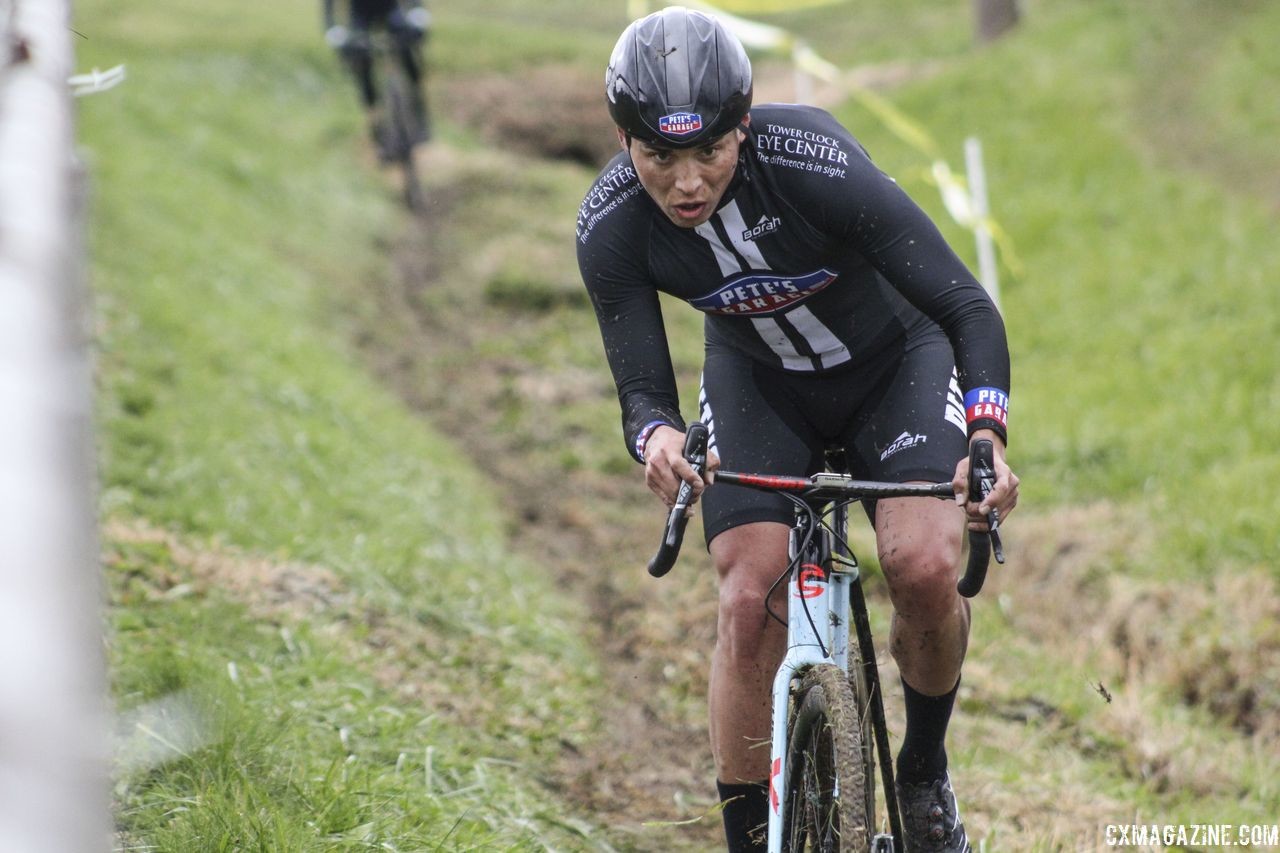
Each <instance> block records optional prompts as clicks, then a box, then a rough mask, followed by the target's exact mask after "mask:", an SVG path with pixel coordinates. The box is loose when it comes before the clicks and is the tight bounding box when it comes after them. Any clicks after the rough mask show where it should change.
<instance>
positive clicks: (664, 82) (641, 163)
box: [577, 7, 1018, 851]
mask: <svg viewBox="0 0 1280 853" xmlns="http://www.w3.org/2000/svg"><path fill="white" fill-rule="evenodd" d="M751 95H752V82H751V66H750V62H749V60H748V58H747V55H746V52H745V51H744V49H743V47H742V45H741V44H740V43H739V41H738V40H737V38H735V37H734V36H733V35H732V34H731V33H730V32H729V31H728V30H727V29H726V28H725V27H724V26H723V24H722V23H721V22H719V21H718V20H717V19H716V18H714V17H712V16H708V15H705V14H702V13H700V12H696V11H690V10H687V9H684V8H682V7H670V8H667V9H664V10H662V11H660V12H657V13H654V14H652V15H649V16H647V17H645V18H642V19H639V20H636V21H634V22H632V23H631V25H630V26H628V27H627V29H626V30H625V31H624V32H623V33H622V36H621V38H620V39H619V40H618V43H617V45H616V47H615V48H614V50H613V54H612V56H611V58H610V60H609V67H608V70H607V72H606V96H607V99H608V108H609V112H610V114H611V115H612V117H613V120H614V122H615V124H616V125H617V128H618V129H617V134H618V139H619V142H620V144H621V147H622V149H623V150H622V151H621V152H620V153H619V154H618V155H617V156H615V157H614V159H613V160H612V161H611V162H610V163H609V164H608V165H607V166H606V167H605V168H604V170H603V171H602V172H601V173H600V175H599V177H598V178H597V179H596V182H595V183H594V185H593V186H592V187H591V189H590V191H589V192H588V193H587V196H586V198H585V200H584V201H583V203H582V206H581V208H580V211H579V215H578V223H577V247H578V263H579V268H580V270H581V273H582V277H583V280H584V282H585V283H586V287H587V289H588V291H589V293H590V296H591V299H592V303H593V305H594V307H595V311H596V316H597V320H598V322H599V325H600V330H601V334H602V337H603V340H604V347H605V353H606V356H607V358H608V362H609V365H610V368H611V370H612V372H613V376H614V380H615V382H616V384H617V388H618V395H619V400H620V403H621V407H622V421H623V430H624V433H625V439H626V444H627V448H628V450H629V452H630V453H631V455H632V456H634V457H635V459H636V460H637V461H639V462H641V463H643V464H644V466H645V481H646V483H647V485H648V487H649V488H650V489H651V490H652V491H654V492H655V493H656V494H657V495H658V496H659V497H661V499H662V500H663V501H664V502H665V503H666V504H667V505H668V506H670V505H672V504H673V502H674V498H675V495H676V492H677V490H678V486H679V483H680V482H681V480H685V481H688V482H690V483H691V484H693V485H694V487H695V490H696V491H697V492H698V493H699V494H702V495H703V503H704V512H703V525H704V530H705V533H706V538H707V542H708V543H709V549H710V552H711V557H712V562H713V563H714V565H715V567H716V570H717V572H718V575H719V581H720V586H719V611H718V625H717V638H716V645H715V650H714V653H713V655H712V664H711V674H710V685H709V690H708V694H709V696H708V699H709V706H710V737H711V746H712V753H713V755H714V759H715V764H716V770H717V774H718V779H717V785H718V789H719V791H720V795H721V799H722V800H723V801H724V802H725V808H724V810H723V818H724V824H725V835H726V838H727V840H728V844H729V849H730V850H732V851H740V850H756V849H763V843H764V840H763V824H765V822H766V820H767V814H768V812H767V809H768V808H769V806H768V794H767V791H768V782H769V769H770V768H769V767H768V763H769V762H768V752H767V750H761V749H758V748H754V746H755V745H757V744H759V743H760V742H761V741H767V740H768V737H769V716H770V702H769V697H770V684H771V681H772V677H773V673H774V672H775V671H776V668H777V666H778V663H779V662H780V660H781V657H782V654H783V652H784V649H783V647H782V646H783V644H784V642H785V629H784V628H783V626H780V625H777V624H773V623H771V621H770V620H769V619H768V618H767V617H766V615H765V608H764V603H763V600H764V597H765V595H766V594H767V591H768V589H769V587H770V585H771V584H772V582H773V580H774V578H775V577H776V575H777V572H778V569H779V567H780V566H782V565H784V564H785V562H786V553H787V532H788V529H789V526H790V521H791V507H790V504H788V503H787V502H786V501H785V499H784V498H781V497H778V496H776V495H768V494H765V493H760V492H755V491H751V490H748V489H735V488H732V487H727V486H716V485H710V486H709V488H707V489H706V491H705V494H704V493H703V487H704V485H705V484H704V482H703V481H702V480H700V479H699V478H698V477H697V476H696V475H695V474H694V473H693V471H692V469H691V468H690V466H689V465H688V464H687V463H686V462H685V460H684V459H683V456H682V449H683V442H684V434H683V433H684V421H683V420H682V419H681V416H680V407H679V400H678V398H677V391H676V383H675V379H674V374H673V371H672V365H671V358H670V354H669V350H668V346H667V339H666V332H665V330H664V326H663V323H662V316H661V312H660V307H659V299H658V294H659V292H663V293H668V294H671V295H673V296H676V297H678V298H680V299H683V300H685V301H687V302H689V303H690V304H692V305H693V306H694V307H695V308H698V309H700V310H702V311H703V312H705V314H706V319H705V324H704V328H705V361H704V367H703V375H702V389H701V394H700V400H699V409H700V416H701V419H702V420H703V421H704V422H706V423H707V424H708V425H709V426H710V427H711V449H712V451H713V453H714V454H715V455H716V456H717V457H718V461H719V462H721V463H723V464H724V465H726V466H728V467H730V468H732V469H734V470H744V471H761V472H769V473H779V474H800V473H813V472H814V471H817V470H820V469H821V468H822V464H823V457H824V450H825V448H826V447H828V446H829V445H831V444H839V445H841V446H843V447H844V448H845V450H846V456H847V459H848V462H849V464H850V466H851V470H852V472H853V473H854V474H856V475H858V476H860V477H866V478H872V479H884V480H900V481H912V480H922V481H927V480H935V481H936V480H939V479H941V480H945V479H947V478H952V479H953V481H954V482H955V484H956V495H957V499H956V502H957V503H958V504H962V505H963V508H960V507H957V506H955V505H952V504H949V503H946V502H941V501H924V500H919V499H893V500H883V501H880V502H879V505H878V506H876V507H870V508H868V514H869V515H870V516H871V518H872V521H873V524H874V527H875V533H876V539H877V550H878V552H879V556H880V561H881V565H882V567H883V569H884V573H885V577H886V579H887V581H888V586H889V593H890V598H891V600H892V604H893V609H894V615H893V625H892V630H891V642H890V646H891V651H892V653H893V655H894V657H895V659H896V660H897V662H898V665H899V670H900V672H901V675H902V680H903V689H904V691H905V694H906V717H907V723H906V731H905V738H904V742H903V745H902V748H901V750H900V752H899V754H898V782H899V794H900V797H901V802H902V807H903V808H902V811H903V817H904V825H905V826H904V831H905V833H906V834H907V837H908V849H909V850H968V849H969V844H968V841H967V838H966V835H965V830H964V826H963V824H962V823H961V821H960V818H959V815H958V810H957V807H956V798H955V794H954V791H953V789H952V786H951V781H950V777H949V775H948V772H947V755H946V750H945V747H944V736H945V733H946V729H947V725H948V722H949V719H950V716H951V711H952V708H953V705H954V701H955V696H956V691H957V689H958V687H959V679H960V666H961V662H962V660H963V658H964V653H965V648H966V643H967V638H968V632H969V608H968V604H967V602H966V601H965V600H964V599H962V598H960V597H959V596H958V595H957V593H956V588H955V580H956V574H957V569H958V564H959V558H960V553H961V547H962V536H963V530H964V528H965V526H966V523H967V525H968V526H969V527H970V528H973V529H986V528H987V523H986V522H987V519H988V517H989V516H988V514H989V512H990V511H991V510H992V509H998V510H999V512H1000V514H1001V517H1005V516H1007V514H1008V513H1009V512H1010V511H1011V510H1012V509H1013V507H1014V505H1015V503H1016V502H1017V491H1018V480H1017V477H1015V476H1014V474H1013V473H1012V472H1011V471H1010V469H1009V466H1008V465H1007V464H1006V461H1005V451H1004V448H1005V439H1006V416H1005V413H1006V410H1007V408H1008V390H1009V354H1008V346H1007V343H1006V338H1005V331H1004V326H1003V322H1002V321H1001V318H1000V316H999V314H998V313H997V311H996V309H995V307H994V305H993V304H992V302H991V300H990V298H989V297H988V296H987V294H986V292H985V291H984V290H983V289H982V287H981V286H980V285H979V284H978V282H977V281H976V280H975V279H974V277H973V276H972V274H970V272H969V271H968V270H967V269H966V268H965V266H964V264H963V263H962V262H961V261H960V260H959V259H958V258H957V257H956V255H955V254H954V253H953V252H952V251H951V250H950V248H949V247H948V246H947V244H946V242H945V241H944V239H943V237H942V236H941V234H940V233H939V232H938V230H937V228H936V227H935V226H934V225H933V223H932V222H931V221H930V220H929V218H928V217H927V216H926V214H924V213H923V212H922V211H921V210H920V209H919V208H918V207H917V206H916V205H915V204H914V203H913V202H912V201H911V200H910V199H909V198H908V197H907V195H906V194H905V193H904V192H903V191H902V190H901V189H900V188H899V187H898V185H897V184H896V183H895V182H894V181H893V180H892V179H891V178H889V177H887V176H886V175H884V174H883V173H882V172H880V171H879V170H878V169H877V168H876V167H875V166H874V165H873V164H872V162H871V160H870V159H869V158H868V155H867V153H866V151H865V150H864V149H863V148H862V146H861V145H860V144H859V143H858V142H857V140H855V139H854V138H853V136H852V135H850V133H849V131H847V130H846V129H845V128H844V127H842V126H841V125H840V124H839V123H838V122H836V121H835V119H833V118H832V117H831V116H830V115H828V114H827V113H825V112H823V111H822V110H819V109H816V108H813V107H808V106H801V105H794V104H785V105H784V104H769V105H761V106H757V107H756V108H755V109H754V110H753V109H752V103H751ZM978 438H990V439H992V440H993V442H994V444H995V448H996V451H995V464H996V472H997V482H996V486H995V489H994V491H993V492H992V493H991V495H990V496H989V497H988V498H987V499H986V500H985V501H983V502H982V503H981V504H980V505H979V504H976V503H973V502H969V501H968V500H967V491H966V490H965V489H964V482H965V479H966V475H967V469H968V459H967V453H966V450H967V442H969V441H973V440H976V439H978ZM715 464H717V463H716V462H714V461H713V463H712V465H713V466H714V465H715ZM713 482H714V475H713V474H709V475H708V476H707V480H706V483H713Z"/></svg>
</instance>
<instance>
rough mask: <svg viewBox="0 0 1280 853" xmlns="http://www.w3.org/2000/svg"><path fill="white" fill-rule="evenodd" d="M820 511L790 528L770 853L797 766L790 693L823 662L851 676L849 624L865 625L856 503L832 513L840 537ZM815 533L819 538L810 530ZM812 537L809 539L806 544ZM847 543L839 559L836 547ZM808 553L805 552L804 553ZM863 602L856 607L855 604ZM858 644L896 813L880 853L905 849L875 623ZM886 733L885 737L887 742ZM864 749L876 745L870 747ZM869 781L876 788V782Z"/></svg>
mask: <svg viewBox="0 0 1280 853" xmlns="http://www.w3.org/2000/svg"><path fill="white" fill-rule="evenodd" d="M810 510H811V511H812V512H814V513H815V514H816V518H814V519H811V518H810V516H809V512H808V511H806V510H803V509H801V508H800V507H798V506H797V507H796V521H795V524H794V525H793V526H792V528H791V533H790V538H789V541H788V546H787V553H788V556H789V557H790V565H793V566H794V569H793V571H792V572H791V577H789V578H788V579H787V585H786V589H787V651H786V654H785V655H784V656H783V659H782V663H781V665H779V667H778V671H777V674H776V675H775V676H774V680H773V720H772V730H771V753H770V761H769V835H768V853H782V831H783V827H784V826H785V824H786V818H787V815H786V811H785V810H786V806H787V794H788V786H789V781H788V780H789V779H790V768H789V767H788V764H787V758H788V756H787V750H788V748H789V745H790V741H789V738H788V733H789V730H790V727H791V711H792V708H791V706H792V702H791V696H792V691H793V688H794V685H795V684H796V683H797V682H798V681H799V680H800V679H801V678H803V677H804V674H805V672H806V671H807V670H808V669H810V668H811V667H814V666H817V665H819V664H834V665H835V666H837V667H839V668H840V669H841V671H843V672H844V673H846V674H847V673H848V672H849V639H850V632H849V625H850V621H851V620H853V621H855V623H857V622H862V623H865V622H866V619H867V615H866V602H865V600H864V599H863V597H862V595H861V570H860V568H859V566H858V562H857V559H856V558H855V557H854V555H853V554H852V553H851V552H850V551H849V549H848V548H847V547H846V545H845V544H844V543H847V542H848V522H849V504H848V503H847V502H840V503H838V504H837V505H836V507H835V508H834V509H833V510H832V511H831V512H830V515H831V519H832V522H833V527H834V530H835V535H834V536H833V535H832V531H831V530H829V529H828V528H827V527H826V526H825V525H824V524H823V523H822V521H821V519H822V518H823V507H821V506H811V507H810ZM811 528H813V535H812V536H809V537H806V533H807V532H808V531H809V530H810V529H811ZM806 538H808V541H807V542H806V541H805V539H806ZM837 542H839V543H840V551H839V553H838V554H837V548H836V543H837ZM802 549H803V551H802ZM854 598H856V604H857V607H856V608H851V601H852V600H853V599H854ZM856 627H857V629H858V630H857V633H856V634H855V636H856V637H857V641H858V643H859V646H860V650H861V659H862V660H863V661H864V662H869V664H868V665H867V672H866V675H867V696H866V697H865V698H866V700H867V701H868V702H869V703H870V704H871V708H870V712H871V719H872V724H873V726H872V727H873V728H874V729H875V736H876V743H875V749H876V752H877V754H878V755H879V757H880V763H881V778H882V779H883V780H884V781H885V804H886V807H887V809H888V810H889V815H890V821H889V822H890V828H891V830H892V835H876V836H874V841H873V845H872V849H873V850H887V851H893V850H895V849H901V846H900V841H899V842H898V843H896V844H895V841H896V840H898V839H900V837H901V830H900V827H899V820H898V817H897V814H896V809H897V798H896V797H895V796H894V793H893V790H892V780H893V776H892V769H891V768H890V766H889V765H888V763H887V761H886V757H885V752H884V751H885V749H886V748H887V731H886V730H885V728H884V725H885V724H884V706H883V704H882V700H881V697H880V685H879V676H878V673H877V668H876V666H875V663H874V661H875V657H874V655H875V651H874V647H872V641H871V635H870V628H869V625H866V624H857V625H856ZM882 735H883V736H884V737H882ZM863 748H864V749H866V748H869V747H868V745H866V744H864V745H863ZM867 784H868V785H870V784H872V782H871V779H868V780H867Z"/></svg>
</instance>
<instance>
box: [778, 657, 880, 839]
mask: <svg viewBox="0 0 1280 853" xmlns="http://www.w3.org/2000/svg"><path fill="white" fill-rule="evenodd" d="M862 740H863V726H862V718H861V715H860V714H859V713H858V703H857V700H856V699H855V698H854V695H853V691H852V690H851V689H850V687H849V681H848V676H847V675H846V674H845V673H844V672H843V671H841V670H840V668H839V667H837V666H833V665H831V664H821V665H819V666H815V667H814V668H813V669H811V670H809V672H808V673H806V674H805V676H804V678H803V679H802V681H801V683H800V689H799V691H798V693H797V695H796V703H795V714H794V716H793V718H792V722H791V725H790V737H789V738H788V741H787V743H788V752H787V762H788V767H789V772H788V774H787V777H788V779H787V782H788V785H787V797H786V802H787V806H786V814H785V818H784V822H783V827H782V841H783V848H782V849H783V850H785V851H787V853H803V851H820V853H865V851H867V850H869V849H870V846H871V827H872V814H871V813H870V809H869V799H870V798H869V797H868V796H867V789H868V787H869V786H870V784H871V780H870V779H868V778H867V774H866V763H865V760H864V758H865V753H864V751H863V744H862Z"/></svg>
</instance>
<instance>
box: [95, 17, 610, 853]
mask: <svg viewBox="0 0 1280 853" xmlns="http://www.w3.org/2000/svg"><path fill="white" fill-rule="evenodd" d="M317 14H318V12H317V10H316V9H313V8H312V4H309V3H301V2H291V3H279V4H268V5H266V6H263V5H261V4H258V5H253V4H248V3H220V4H213V5H210V4H201V3H187V2H181V3H169V4H165V6H164V7H163V8H160V7H156V6H154V5H153V4H147V3H124V4H121V3H98V2H86V3H82V4H79V7H78V10H77V17H76V27H77V29H78V30H79V31H80V32H82V33H83V34H84V36H85V41H84V43H83V44H81V45H80V49H79V63H80V65H81V66H82V67H87V66H89V65H93V64H96V65H99V66H103V67H105V66H106V65H108V64H114V63H117V62H124V63H125V64H126V65H127V68H128V75H129V79H128V81H127V82H126V83H125V84H124V85H123V86H121V87H120V88H118V89H116V90H114V91H112V92H110V93H107V94H103V95H99V96H96V97H94V98H91V99H89V100H86V101H84V102H83V104H82V108H81V111H80V140H81V146H82V150H83V152H84V156H85V159H86V161H87V163H88V166H89V169H90V173H91V175H92V187H93V189H92V205H91V222H92V225H91V229H90V231H91V234H90V237H91V254H92V282H93V287H94V293H95V300H96V303H97V326H98V350H99V355H98V372H99V385H100V392H99V396H100V404H99V423H100V429H101V441H100V452H101V457H102V470H103V474H102V477H103V495H102V505H103V515H104V522H105V527H104V539H105V548H106V555H105V563H106V571H107V575H108V580H109V584H110V589H111V594H112V606H111V611H110V615H111V626H112V631H111V634H110V640H109V647H110V652H111V665H112V674H113V687H114V692H115V695H116V701H117V704H118V705H119V706H120V707H121V708H122V709H129V708H133V707H135V706H139V705H141V704H142V703H145V702H148V701H152V700H157V699H159V698H161V697H163V696H167V695H169V694H171V693H174V692H178V693H179V695H181V696H185V697H187V699H186V700H185V701H187V702H188V703H189V704H191V705H192V706H193V707H195V708H197V709H198V713H197V714H196V716H195V718H194V720H193V721H188V722H189V723H190V724H191V725H196V723H197V722H198V723H199V726H198V728H199V731H197V732H194V733H191V740H192V743H194V744H195V745H196V746H197V747H199V748H184V749H177V750H176V751H175V752H172V753H171V754H170V755H169V756H168V761H167V762H166V763H163V764H162V765H160V766H156V767H147V766H143V767H141V768H138V769H135V770H133V771H132V772H128V773H125V774H123V775H122V776H121V778H120V780H119V783H118V786H117V794H118V806H119V810H118V817H117V822H118V825H119V830H120V833H121V839H122V843H123V844H125V845H126V846H130V847H131V849H132V846H133V845H142V846H144V847H146V848H147V849H157V850H171V851H178V850H183V851H187V850H249V849H254V850H304V849H320V848H323V849H335V850H339V849H340V850H365V849H369V850H373V849H378V850H382V849H388V847H387V846H386V845H392V846H394V849H402V850H407V849H438V848H437V845H441V844H444V843H445V839H448V842H447V845H446V846H448V847H449V848H450V849H455V848H456V849H492V848H498V849H505V848H508V847H512V846H516V847H520V848H525V847H531V848H540V847H541V846H543V845H544V844H550V845H562V844H564V843H565V840H566V839H572V838H578V839H579V840H581V839H582V838H583V837H589V834H590V830H589V829H587V828H586V824H583V825H582V828H578V825H577V819H576V818H575V817H574V815H573V813H572V810H571V809H570V808H568V807H565V806H563V805H557V804H555V803H554V801H553V800H548V799H547V797H546V794H545V792H542V791H540V790H538V789H537V786H536V785H535V784H534V783H533V782H531V781H530V780H529V774H528V773H527V772H526V770H525V768H526V766H536V765H538V764H540V763H544V762H546V761H550V760H552V759H553V758H554V757H555V755H556V751H557V750H558V749H560V748H561V741H559V740H558V739H559V738H563V739H564V741H563V742H571V741H572V740H573V739H575V738H577V737H578V736H579V735H580V734H581V733H582V732H583V731H584V730H586V729H589V728H590V727H591V726H592V725H593V723H592V720H593V714H592V711H591V709H590V699H591V695H592V693H591V678H592V671H593V668H594V667H595V662H594V660H592V659H591V658H590V656H589V655H588V654H587V652H586V650H585V649H584V647H583V645H582V641H581V640H580V638H578V637H577V636H575V635H574V634H573V633H572V632H571V630H570V627H569V622H568V613H567V611H566V609H565V606H564V603H563V602H562V601H560V600H558V598H557V597H556V596H554V595H553V594H552V589H551V587H550V585H549V583H548V581H547V579H545V578H541V577H539V576H538V575H537V574H536V573H534V572H530V571H529V566H528V565H527V564H526V563H523V562H521V561H520V560H519V559H515V558H513V557H512V556H511V555H510V554H509V553H508V550H507V548H506V545H505V529H506V526H505V523H504V521H503V519H502V518H501V516H500V512H499V509H498V507H497V504H496V503H495V495H496V494H497V490H496V489H495V488H494V487H492V486H491V485H490V484H488V483H486V482H485V481H484V479H483V478H482V477H480V476H478V475H477V474H476V473H475V472H474V471H473V470H472V469H471V468H470V466H469V465H468V464H467V462H466V461H465V456H464V454H462V453H461V452H460V450H459V445H458V443H457V442H456V441H454V440H452V439H450V438H447V437H445V436H443V435H442V434H440V433H438V432H436V431H434V430H432V429H430V428H429V427H427V426H426V425H424V424H423V423H422V421H421V420H417V419H414V418H413V417H412V416H410V415H409V414H408V413H407V412H406V410H405V409H404V407H403V406H402V404H401V403H400V402H399V401H398V400H397V399H395V398H394V397H393V396H392V395H391V394H390V393H388V392H387V391H386V390H385V389H383V388H381V387H380V386H378V385H377V384H376V383H375V382H373V381H371V379H370V378H369V376H368V375H367V374H365V373H364V372H363V370H362V369H361V368H360V367H359V365H358V364H357V363H356V361H355V360H354V359H353V358H352V357H351V355H350V350H349V346H350V334H351V330H352V328H353V325H354V324H353V320H352V317H353V316H354V315H355V314H357V313H358V312H359V306H352V305H345V304H340V303H339V302H338V300H337V298H336V297H335V294H337V293H339V292H342V290H343V286H344V282H346V281H347V280H349V279H352V278H354V277H359V276H363V275H377V274H383V273H385V272H386V270H387V269H388V268H389V259H388V258H387V257H386V256H385V255H384V254H383V253H381V252H380V251H379V242H380V240H382V237H381V236H380V235H384V234H386V233H388V232H389V231H391V230H392V229H393V228H394V227H395V223H396V222H397V221H398V217H399V216H400V213H399V211H398V210H397V209H396V208H395V206H394V203H393V202H394V198H393V196H391V195H390V194H389V193H388V192H387V191H386V188H384V187H382V186H380V185H379V184H378V183H377V181H376V180H374V179H373V178H372V173H371V170H370V166H369V163H368V162H367V160H365V159H362V158H363V157H364V156H365V152H364V149H363V147H362V140H361V137H360V131H359V125H358V119H357V115H358V114H357V111H356V110H355V106H354V97H353V93H352V92H351V91H349V89H348V86H347V81H346V80H345V79H343V77H342V76H341V73H340V70H339V69H338V67H337V66H336V64H335V62H334V59H333V57H332V56H331V55H329V53H328V52H327V50H326V49H325V48H324V46H323V44H322V43H321V42H320V41H319V39H318V33H317V26H318V25H317V23H316V20H315V16H316V15H317ZM458 439H459V440H462V441H465V436H459V437H458ZM529 683H536V684H537V685H538V690H536V691H530V690H528V689H527V685H528V684H529ZM552 724H554V726H555V728H554V729H553V728H552V727H551V726H552ZM201 744H203V746H202V747H201V746H200V745H201ZM583 833H587V836H584V835H583Z"/></svg>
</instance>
